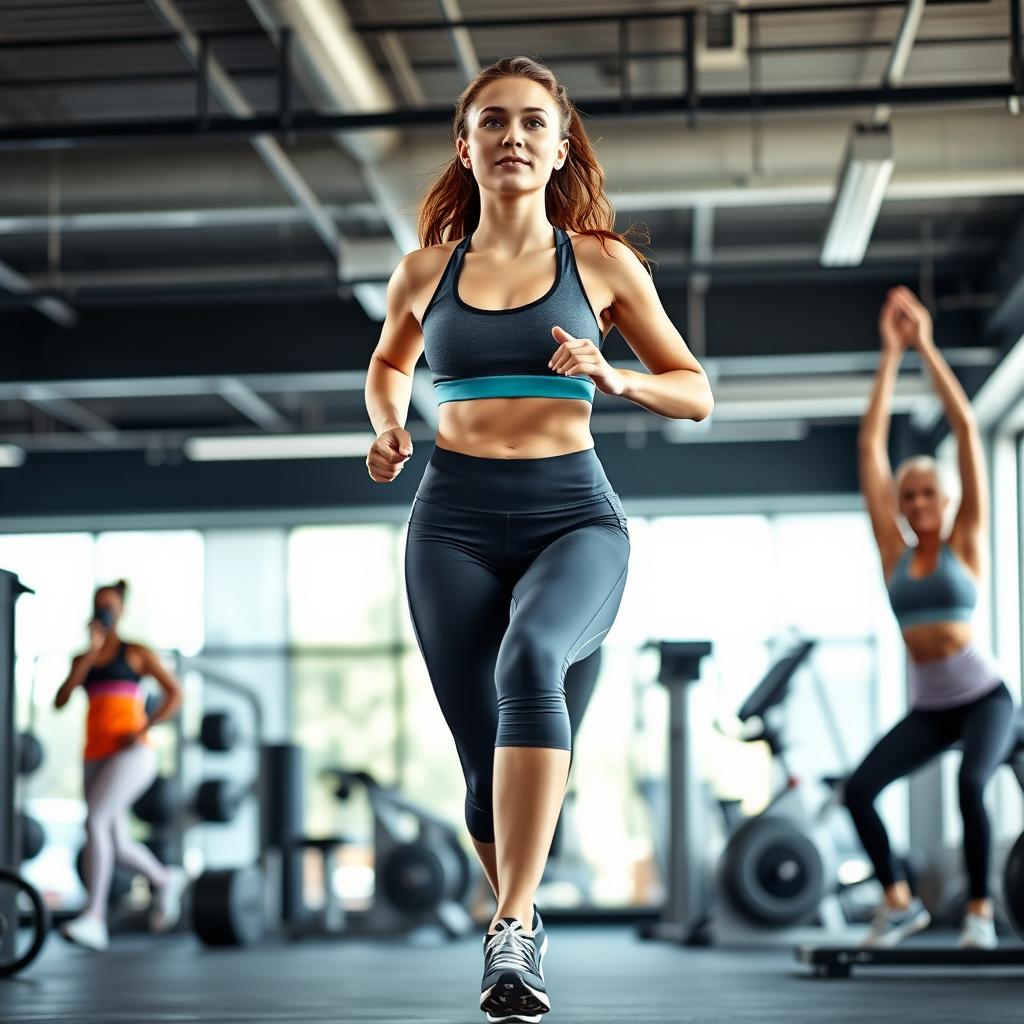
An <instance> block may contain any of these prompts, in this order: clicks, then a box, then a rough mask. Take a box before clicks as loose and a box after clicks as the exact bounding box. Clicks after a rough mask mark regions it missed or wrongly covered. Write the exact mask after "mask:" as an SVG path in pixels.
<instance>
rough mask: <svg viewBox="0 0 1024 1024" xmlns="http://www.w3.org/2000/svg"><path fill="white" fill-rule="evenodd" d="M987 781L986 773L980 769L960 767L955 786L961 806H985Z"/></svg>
mask: <svg viewBox="0 0 1024 1024" xmlns="http://www.w3.org/2000/svg"><path fill="white" fill-rule="evenodd" d="M987 783H988V774H987V773H986V772H982V771H972V770H969V769H968V770H964V769H961V771H960V776H959V778H958V779H957V788H958V790H959V793H960V806H961V807H979V806H980V807H981V808H982V809H984V806H985V786H986V784H987Z"/></svg>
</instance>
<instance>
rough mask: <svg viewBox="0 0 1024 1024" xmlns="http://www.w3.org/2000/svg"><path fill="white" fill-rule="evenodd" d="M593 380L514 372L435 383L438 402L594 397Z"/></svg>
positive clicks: (586, 399)
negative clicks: (483, 399) (478, 399)
mask: <svg viewBox="0 0 1024 1024" xmlns="http://www.w3.org/2000/svg"><path fill="white" fill-rule="evenodd" d="M594 391H595V388H594V382H593V381H591V380H580V379H579V378H578V377H556V376H554V375H552V376H550V377H543V376H538V375H531V374H513V375H509V376H502V377H469V378H466V379H464V380H443V381H437V383H435V384H434V393H435V394H436V395H437V404H438V405H443V404H444V403H445V402H465V401H467V400H468V399H471V398H579V399H582V400H583V401H585V402H593V400H594Z"/></svg>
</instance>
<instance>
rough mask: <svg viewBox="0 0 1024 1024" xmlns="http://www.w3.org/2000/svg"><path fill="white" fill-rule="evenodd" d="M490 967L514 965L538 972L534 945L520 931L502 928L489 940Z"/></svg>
mask: <svg viewBox="0 0 1024 1024" xmlns="http://www.w3.org/2000/svg"><path fill="white" fill-rule="evenodd" d="M487 956H488V961H489V968H490V969H491V970H493V969H494V968H496V967H513V968H515V969H516V970H518V971H529V972H530V973H531V974H536V972H537V968H536V965H535V964H534V945H533V943H532V942H530V941H529V939H528V938H527V937H526V936H524V935H520V934H519V932H518V931H512V930H511V929H510V928H502V929H501V930H500V931H497V932H495V933H494V935H492V936H491V937H490V938H489V939H488V940H487Z"/></svg>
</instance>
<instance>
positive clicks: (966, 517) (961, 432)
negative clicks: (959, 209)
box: [895, 288, 988, 563]
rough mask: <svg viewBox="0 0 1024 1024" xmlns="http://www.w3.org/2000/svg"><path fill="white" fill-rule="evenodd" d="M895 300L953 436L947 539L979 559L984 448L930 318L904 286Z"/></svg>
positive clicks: (984, 510) (984, 521)
mask: <svg viewBox="0 0 1024 1024" xmlns="http://www.w3.org/2000/svg"><path fill="white" fill-rule="evenodd" d="M895 291H896V301H897V303H898V305H899V306H900V308H901V310H902V312H903V315H904V317H905V318H906V321H907V328H906V329H908V330H909V333H910V337H909V343H910V345H911V346H912V347H913V348H915V349H916V350H917V352H918V354H919V355H920V357H921V361H922V362H923V363H924V365H925V367H926V368H927V370H928V373H929V375H930V376H931V379H932V384H933V385H934V387H935V391H936V393H937V394H938V396H939V400H940V401H941V402H942V408H943V410H944V412H945V414H946V419H947V420H948V421H949V425H950V427H951V428H952V431H953V434H954V435H955V437H956V447H957V459H958V462H959V467H960V487H961V491H962V494H961V498H960V508H959V509H958V511H957V514H956V520H955V521H954V523H953V531H952V533H951V534H950V542H951V543H952V544H953V546H954V547H955V548H958V549H959V551H960V552H961V553H962V554H963V555H964V556H965V557H967V558H968V560H969V562H972V563H977V562H978V561H980V554H981V551H982V547H983V545H982V540H983V538H984V535H985V533H986V531H987V528H988V483H987V480H986V475H985V452H984V449H983V448H982V445H981V435H980V434H979V433H978V425H977V422H976V420H975V417H974V410H973V409H972V408H971V403H970V400H969V399H968V397H967V395H966V394H965V392H964V389H963V388H962V387H961V386H960V381H958V380H957V379H956V376H955V374H954V373H953V371H952V370H951V369H950V368H949V364H948V363H947V362H946V360H945V359H944V358H943V356H942V353H941V352H940V351H939V348H938V346H937V345H936V344H935V341H934V339H933V337H932V318H931V316H930V315H929V313H928V310H927V309H925V307H924V306H923V305H922V304H921V303H920V302H919V301H918V300H917V297H916V296H915V295H914V293H913V292H911V291H910V289H909V288H898V289H896V290H895Z"/></svg>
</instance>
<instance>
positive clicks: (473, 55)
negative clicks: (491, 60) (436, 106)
mask: <svg viewBox="0 0 1024 1024" xmlns="http://www.w3.org/2000/svg"><path fill="white" fill-rule="evenodd" d="M437 5H438V7H440V8H441V15H442V17H443V18H444V20H445V21H449V22H461V21H462V20H463V17H462V8H461V7H460V6H459V0H437ZM448 37H449V38H450V39H451V41H452V49H453V50H454V51H455V62H456V64H458V65H459V71H460V72H461V73H462V78H463V80H464V81H465V82H466V84H467V85H468V84H469V83H470V82H471V81H473V79H474V78H475V77H476V76H477V75H478V74H479V73H480V67H481V65H480V58H479V57H478V56H477V52H476V47H475V46H474V45H473V37H472V35H470V30H469V28H467V27H466V26H461V27H458V28H455V27H452V28H449V29H448Z"/></svg>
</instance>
